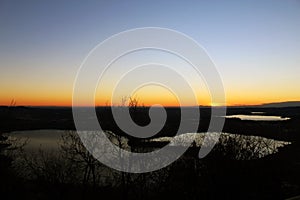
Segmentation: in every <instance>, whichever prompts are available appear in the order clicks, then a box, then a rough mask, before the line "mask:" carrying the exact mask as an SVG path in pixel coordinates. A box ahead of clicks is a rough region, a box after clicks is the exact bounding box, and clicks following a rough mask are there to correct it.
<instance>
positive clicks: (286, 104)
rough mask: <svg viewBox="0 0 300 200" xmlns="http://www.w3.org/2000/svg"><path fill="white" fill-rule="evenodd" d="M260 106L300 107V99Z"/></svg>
mask: <svg viewBox="0 0 300 200" xmlns="http://www.w3.org/2000/svg"><path fill="white" fill-rule="evenodd" d="M260 107H264V108H271V107H273V108H274V107H276V108H278V107H300V101H286V102H277V103H266V104H262V105H261V106H260Z"/></svg>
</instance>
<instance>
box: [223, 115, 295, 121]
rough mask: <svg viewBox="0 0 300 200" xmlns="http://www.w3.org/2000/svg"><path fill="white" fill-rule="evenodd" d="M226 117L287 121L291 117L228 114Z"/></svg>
mask: <svg viewBox="0 0 300 200" xmlns="http://www.w3.org/2000/svg"><path fill="white" fill-rule="evenodd" d="M225 118H238V119H241V120H252V121H285V120H289V119H290V118H289V117H281V116H267V115H228V116H225Z"/></svg>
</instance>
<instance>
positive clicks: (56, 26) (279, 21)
mask: <svg viewBox="0 0 300 200" xmlns="http://www.w3.org/2000/svg"><path fill="white" fill-rule="evenodd" d="M145 26H155V27H165V28H170V29H174V30H177V31H180V32H183V33H185V34H187V35H189V36H191V37H192V38H194V39H195V40H196V41H197V42H198V43H200V44H201V45H202V46H203V47H204V48H205V49H206V50H207V52H208V53H209V55H210V56H211V58H212V59H213V60H214V62H215V63H216V65H217V68H218V70H219V71H220V73H221V76H222V78H223V81H224V86H225V89H226V93H227V97H228V101H229V103H230V104H239V103H241V104H247V103H249V104H251V103H262V102H266V101H267V102H270V101H282V100H283V101H285V100H300V91H299V85H300V65H299V63H300V1H296V0H294V1H293V0H289V1H281V0H280V1H276V0H272V1H263V0H262V1H205V2H204V1H203V2H202V1H181V2H179V1H178V2H177V1H176V2H175V1H30V0H28V1H14V0H12V1H3V0H2V1H0V69H1V74H0V90H1V92H0V98H1V99H2V100H0V104H7V103H8V102H9V100H10V99H12V98H15V99H16V100H17V101H19V102H20V104H31V103H32V104H38V102H40V103H41V104H47V103H49V102H47V99H48V100H49V99H51V100H52V102H53V103H54V104H59V101H60V100H59V97H58V96H60V95H61V94H65V95H67V96H68V97H67V96H65V97H64V100H65V101H66V102H67V101H69V100H70V98H71V96H70V94H71V92H72V84H73V80H74V77H75V74H76V71H77V69H78V67H79V66H80V63H81V62H82V60H83V58H84V57H85V56H86V55H87V53H88V52H89V51H90V50H91V49H92V48H93V47H94V46H95V45H97V44H98V43H99V42H101V41H103V40H104V39H106V38H107V37H109V36H111V35H112V34H116V33H118V32H121V31H124V30H127V29H132V28H137V27H145ZM37 86H38V87H37ZM33 94H35V95H36V96H34V95H33ZM33 96H34V98H37V99H32V98H33ZM55 98H57V99H55ZM239 100H240V102H239Z"/></svg>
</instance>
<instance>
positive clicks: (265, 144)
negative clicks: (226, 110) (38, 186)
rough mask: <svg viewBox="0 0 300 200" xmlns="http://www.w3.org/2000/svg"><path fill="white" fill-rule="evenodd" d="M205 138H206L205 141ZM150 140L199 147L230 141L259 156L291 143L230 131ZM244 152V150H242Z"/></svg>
mask: <svg viewBox="0 0 300 200" xmlns="http://www.w3.org/2000/svg"><path fill="white" fill-rule="evenodd" d="M204 138H206V140H205V143H204ZM149 141H150V142H151V141H152V142H170V145H172V146H180V145H182V146H185V145H189V146H190V144H191V143H192V142H193V141H195V142H194V143H193V145H196V146H197V147H204V148H205V147H208V146H209V145H210V144H211V142H214V141H217V142H219V144H220V143H221V145H225V146H226V145H228V144H227V143H228V142H231V144H233V145H235V146H236V147H238V148H240V150H243V149H244V150H250V151H256V152H257V154H258V156H259V157H264V156H267V155H269V154H273V153H276V152H278V149H279V148H280V147H284V146H286V145H289V144H291V143H290V142H285V141H278V140H273V139H268V138H264V137H260V136H246V135H238V134H230V133H216V132H211V133H185V134H181V135H178V136H175V137H160V138H155V139H151V140H149ZM241 152H242V151H241Z"/></svg>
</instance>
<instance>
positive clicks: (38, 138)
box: [7, 130, 291, 157]
mask: <svg viewBox="0 0 300 200" xmlns="http://www.w3.org/2000/svg"><path fill="white" fill-rule="evenodd" d="M67 132H68V131H64V130H28V131H14V132H11V133H9V134H7V135H8V136H9V138H17V139H19V140H21V141H25V140H27V144H26V145H25V147H24V149H25V151H27V152H32V151H38V150H44V151H59V150H60V144H61V138H62V135H64V134H66V133H67ZM73 132H74V131H73ZM205 137H206V138H207V139H208V140H207V141H209V140H210V141H213V140H217V139H218V138H219V141H220V142H225V141H228V140H229V139H231V140H232V139H233V140H235V141H236V142H238V143H239V145H238V146H240V147H241V148H244V147H245V148H248V146H246V144H249V143H251V148H252V147H255V150H257V149H258V150H259V152H260V155H261V156H260V157H264V156H266V155H269V154H273V153H276V152H277V151H278V149H279V148H280V147H283V146H286V145H289V144H291V143H290V142H285V141H278V140H273V139H268V138H264V137H259V136H245V135H238V134H230V133H185V134H181V135H178V136H175V137H159V138H154V139H149V140H146V141H147V142H148V143H150V144H151V142H170V145H171V146H184V145H190V144H191V141H195V142H194V144H195V145H196V146H197V147H201V146H204V147H205V145H206V144H204V143H203V141H204V138H205ZM124 141H125V140H124Z"/></svg>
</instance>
